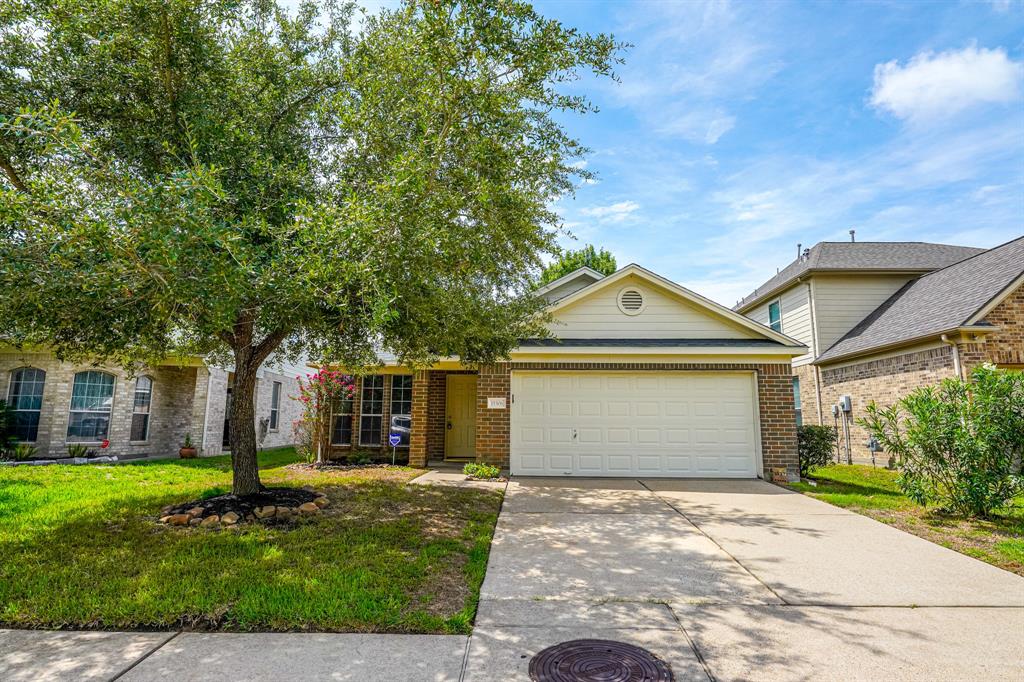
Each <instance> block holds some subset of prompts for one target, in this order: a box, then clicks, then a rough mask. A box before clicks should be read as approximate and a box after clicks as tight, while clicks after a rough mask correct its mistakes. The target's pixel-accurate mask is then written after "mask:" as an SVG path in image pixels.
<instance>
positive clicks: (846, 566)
mask: <svg viewBox="0 0 1024 682" xmlns="http://www.w3.org/2000/svg"><path fill="white" fill-rule="evenodd" d="M455 478H457V477H455ZM455 478H452V480H447V479H446V478H445V477H435V478H434V479H430V480H426V481H422V482H423V483H427V484H431V485H458V484H459V482H458V481H457V480H455ZM583 637H586V638H602V639H613V640H619V641H625V642H631V643H634V644H637V645H640V646H643V647H645V648H647V649H649V650H651V651H653V652H654V653H655V654H657V655H659V656H661V657H662V658H663V659H664V660H666V661H668V662H669V663H670V664H671V665H672V669H673V671H674V673H675V678H676V680H702V681H704V680H746V679H757V680H807V679H835V680H872V681H874V680H878V679H885V680H918V679H928V680H966V679H985V680H1020V679H1022V670H1024V579H1021V578H1019V577H1017V576H1015V575H1012V574H1010V573H1007V572H1004V571H1001V570H999V569H997V568H994V567H992V566H989V565H987V564H984V563H981V562H979V561H975V560H974V559H970V558H968V557H966V556H963V555H961V554H957V553H956V552H953V551H950V550H947V549H944V548H942V547H939V546H937V545H934V544H932V543H929V542H927V541H925V540H922V539H920V538H917V537H914V536H912V535H908V534H906V533H903V532H901V531H898V530H895V529H893V528H890V527H888V526H885V525H883V524H881V523H877V522H875V521H872V520H871V519H868V518H865V517H862V516H859V515H856V514H852V513H850V512H846V511H844V510H842V509H838V508H836V507H832V506H830V505H827V504H824V503H822V502H818V501H816V500H813V499H811V498H808V497H805V496H803V495H799V494H797V493H792V492H789V491H786V490H784V489H782V488H778V487H776V486H772V485H769V484H767V483H763V482H759V481H664V480H645V481H635V480H607V479H605V480H580V479H520V480H514V481H512V482H511V483H509V484H508V489H507V494H506V498H505V503H504V506H503V508H502V513H501V515H500V518H499V521H498V527H497V529H496V532H495V538H494V544H493V547H492V551H491V558H490V562H489V565H488V570H487V577H486V579H485V581H484V585H483V589H482V591H481V602H480V608H479V611H478V614H477V621H476V627H475V629H474V632H473V635H472V636H471V637H469V638H467V637H462V636H427V635H422V636H417V635H404V636H403V635H359V634H220V633H214V634H209V633H109V632H31V631H0V680H11V681H20V680H47V679H61V680H113V679H120V680H155V679H163V678H166V679H176V680H212V679H218V680H222V679H248V680H289V679H298V680H304V681H305V680H366V681H368V682H369V681H375V680H381V681H384V680H387V681H392V680H394V681H400V680H410V681H412V680H416V681H420V680H425V681H431V682H441V681H449V680H450V681H451V682H461V681H462V680H465V681H467V682H480V681H488V682H489V681H492V680H493V681H498V680H525V679H527V673H526V671H527V668H528V665H529V660H530V658H531V657H532V656H533V655H534V654H535V653H537V652H538V651H540V650H541V649H544V648H546V647H548V646H551V645H552V644H556V643H559V642H562V641H566V640H570V639H578V638H583Z"/></svg>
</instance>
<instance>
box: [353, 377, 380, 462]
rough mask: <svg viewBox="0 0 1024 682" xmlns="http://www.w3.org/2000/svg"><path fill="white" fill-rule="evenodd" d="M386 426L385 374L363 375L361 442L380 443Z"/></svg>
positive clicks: (360, 412) (360, 421) (360, 416)
mask: <svg viewBox="0 0 1024 682" xmlns="http://www.w3.org/2000/svg"><path fill="white" fill-rule="evenodd" d="M383 427H384V375H383V374H374V375H373V376H368V377H363V390H362V395H361V402H360V405H359V444H360V445H380V434H381V431H382V430H383Z"/></svg>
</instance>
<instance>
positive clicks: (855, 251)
mask: <svg viewBox="0 0 1024 682" xmlns="http://www.w3.org/2000/svg"><path fill="white" fill-rule="evenodd" d="M984 251H985V249H978V248H974V247H971V246H953V245H950V244H931V243H928V242H818V243H817V244H815V245H814V246H813V247H811V248H810V249H809V250H808V253H807V256H806V257H801V258H798V259H796V260H795V261H793V262H792V263H790V264H789V265H787V266H786V267H785V268H783V269H782V270H781V271H780V272H779V273H778V274H777V275H775V276H774V277H772V278H771V279H769V280H768V281H767V282H765V283H764V284H762V285H761V286H759V287H758V288H757V289H755V290H754V291H753V292H752V293H751V294H749V295H747V296H745V297H744V298H743V299H742V300H741V301H740V302H739V303H738V304H737V305H736V309H740V308H746V307H749V306H750V305H752V304H754V303H756V302H758V301H760V300H761V299H763V298H765V297H766V296H768V295H769V294H771V293H773V292H774V291H776V290H777V289H779V288H780V287H783V286H785V285H787V284H789V283H790V282H792V281H793V280H795V279H796V278H798V277H800V276H801V275H803V274H804V273H806V272H809V271H822V270H862V271H872V270H878V271H889V270H896V271H911V272H913V271H920V272H928V271H931V270H938V269H939V268H944V267H946V266H947V265H952V264H953V263H956V262H959V261H962V260H963V259H965V258H970V257H971V256H974V255H976V254H979V253H982V252H984Z"/></svg>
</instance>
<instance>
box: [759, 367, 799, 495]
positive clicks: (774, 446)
mask: <svg viewBox="0 0 1024 682" xmlns="http://www.w3.org/2000/svg"><path fill="white" fill-rule="evenodd" d="M757 402H758V410H759V411H760V421H761V457H762V460H763V464H764V471H763V475H764V478H765V479H766V480H781V481H787V480H789V481H794V480H798V479H799V477H800V459H799V456H798V455H797V449H796V413H795V412H794V409H793V375H792V374H791V370H790V367H789V365H760V366H759V367H758V370H757Z"/></svg>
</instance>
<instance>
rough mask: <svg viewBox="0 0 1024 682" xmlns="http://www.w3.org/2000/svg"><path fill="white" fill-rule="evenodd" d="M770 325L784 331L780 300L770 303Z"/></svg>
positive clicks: (776, 329) (778, 330) (780, 331)
mask: <svg viewBox="0 0 1024 682" xmlns="http://www.w3.org/2000/svg"><path fill="white" fill-rule="evenodd" d="M768 326H769V327H771V328H772V329H774V330H775V331H777V332H779V333H780V334H781V333H782V310H781V308H780V307H779V302H778V301H775V302H773V303H769V304H768Z"/></svg>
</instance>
